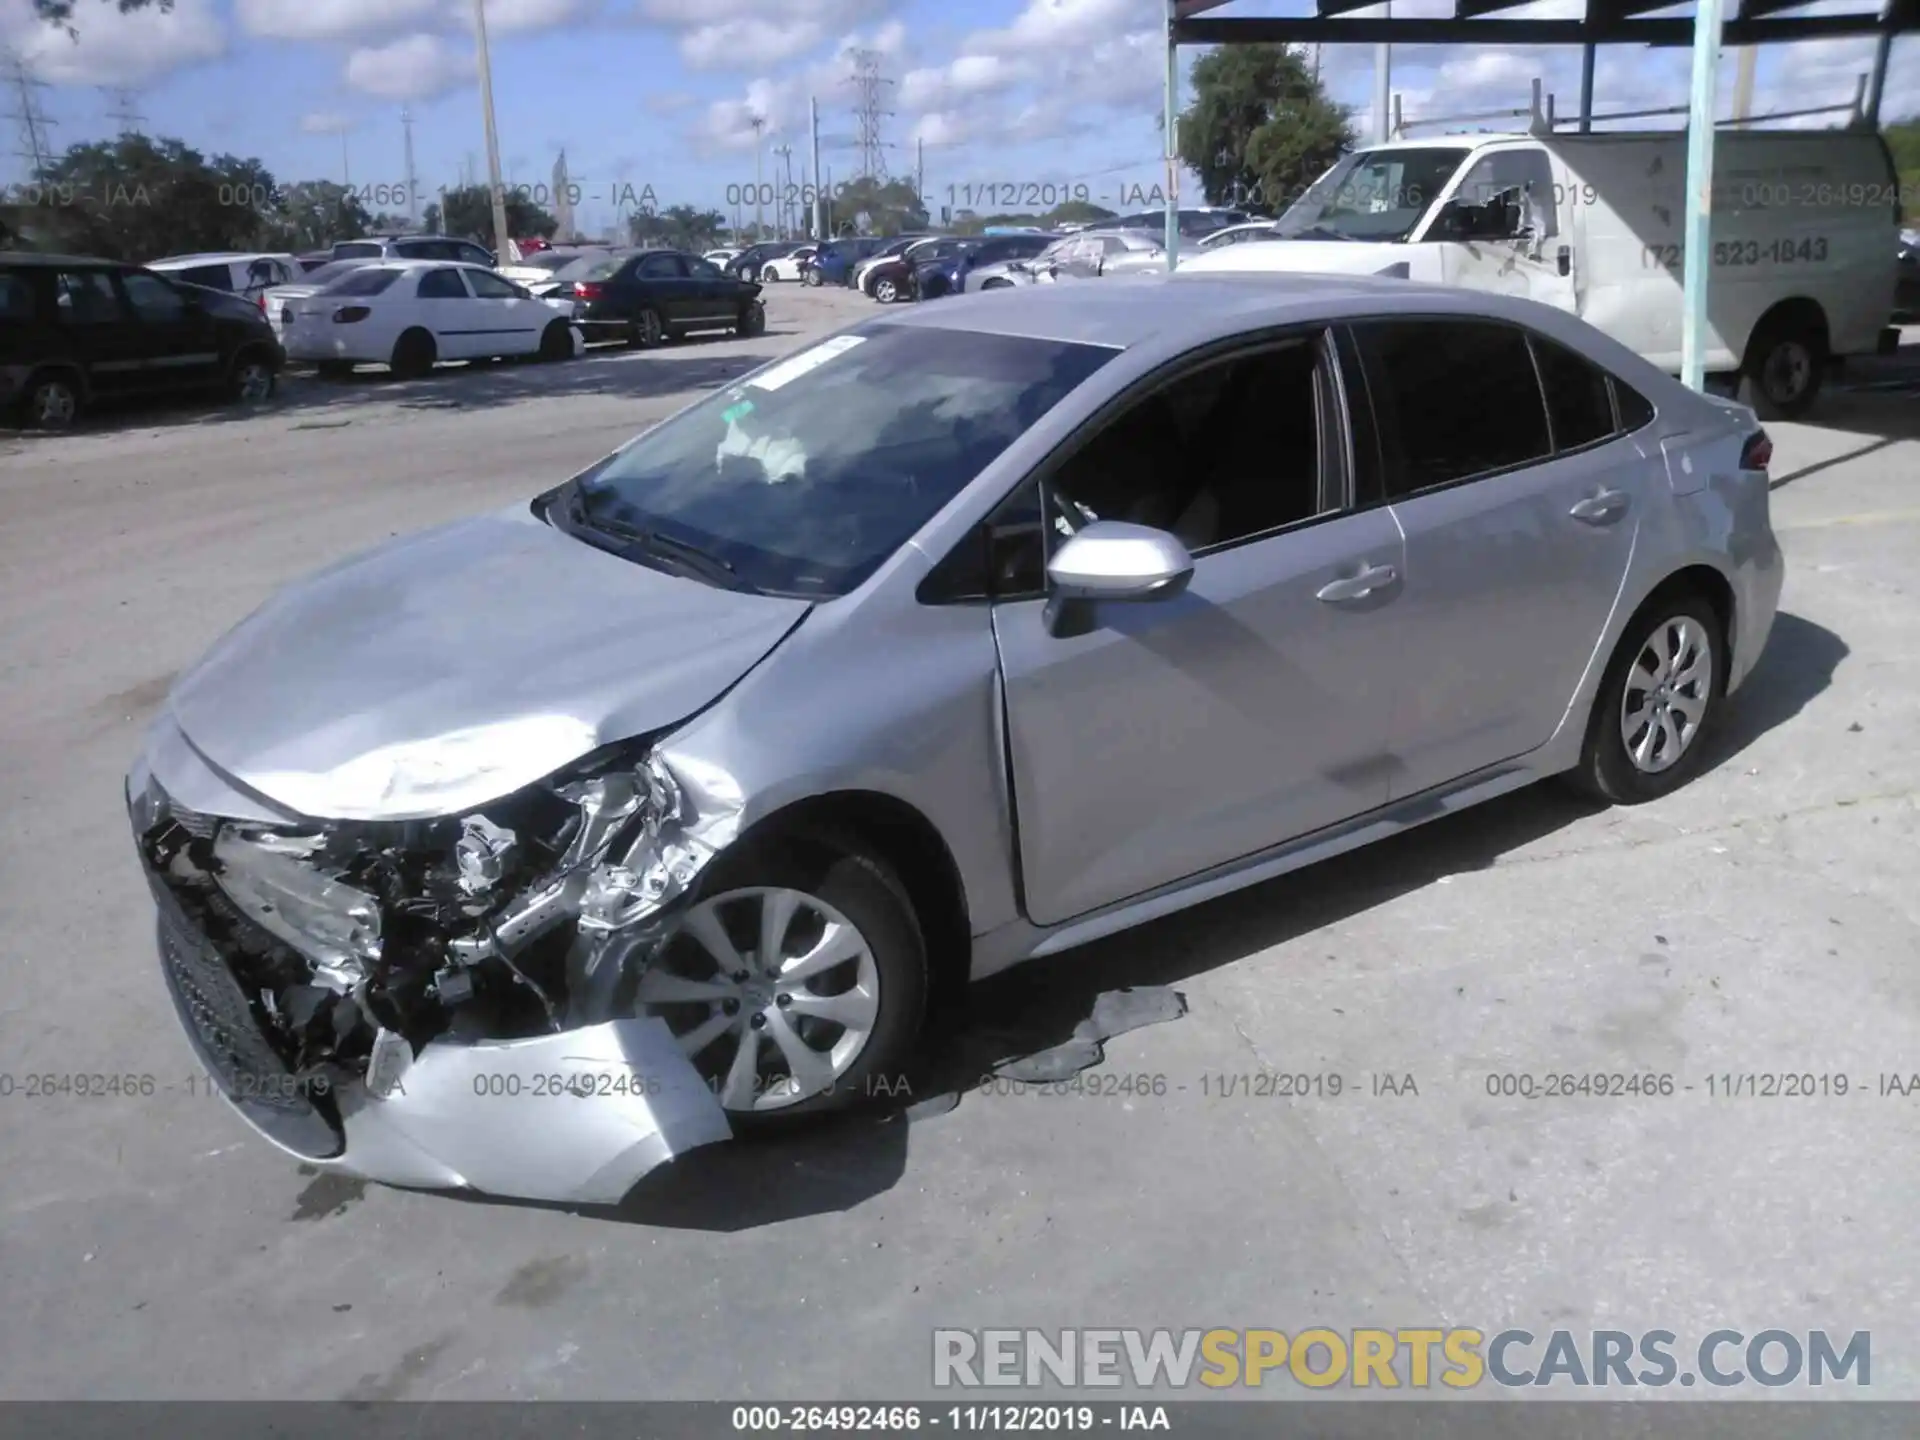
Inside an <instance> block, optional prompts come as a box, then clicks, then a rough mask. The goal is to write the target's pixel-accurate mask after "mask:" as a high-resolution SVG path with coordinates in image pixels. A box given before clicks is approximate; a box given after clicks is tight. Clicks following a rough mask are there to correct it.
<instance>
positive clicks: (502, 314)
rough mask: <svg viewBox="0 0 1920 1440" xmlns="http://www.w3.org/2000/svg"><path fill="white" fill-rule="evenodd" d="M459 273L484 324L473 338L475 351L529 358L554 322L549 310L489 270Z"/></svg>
mask: <svg viewBox="0 0 1920 1440" xmlns="http://www.w3.org/2000/svg"><path fill="white" fill-rule="evenodd" d="M460 273H461V274H462V275H463V276H465V278H466V281H467V284H468V285H469V286H471V287H472V289H473V295H474V302H473V303H474V309H475V311H476V312H477V313H478V314H479V316H480V318H481V320H482V322H483V328H482V329H481V331H480V332H479V334H478V335H476V337H475V339H476V344H477V348H478V349H480V350H481V351H482V352H483V353H486V354H492V355H531V354H532V353H533V352H534V351H536V350H538V349H539V348H540V334H541V332H542V331H543V330H545V329H546V326H547V322H548V321H549V320H551V319H553V318H554V314H555V311H554V309H553V307H552V306H550V305H543V304H541V303H540V302H539V301H538V300H535V299H533V298H532V297H531V296H528V295H523V294H522V293H521V291H520V287H519V286H517V285H514V284H512V283H511V282H510V281H507V280H503V279H501V278H500V277H499V276H498V275H495V274H494V273H493V272H492V271H491V270H463V271H461V272H460Z"/></svg>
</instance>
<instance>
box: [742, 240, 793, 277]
mask: <svg viewBox="0 0 1920 1440" xmlns="http://www.w3.org/2000/svg"><path fill="white" fill-rule="evenodd" d="M810 243H812V242H810V241H807V240H763V241H762V242H761V243H760V244H758V245H749V246H748V247H747V248H746V249H744V250H742V251H741V252H740V253H739V254H738V255H736V256H734V257H733V258H732V259H731V260H729V261H727V267H726V268H727V274H729V275H731V276H733V277H734V279H736V280H756V279H758V278H759V275H760V272H761V271H762V270H763V269H765V268H766V264H767V262H768V261H769V260H778V259H780V258H781V257H782V256H786V255H791V254H792V253H793V252H794V251H796V250H798V249H799V248H800V247H801V246H803V245H807V244H810Z"/></svg>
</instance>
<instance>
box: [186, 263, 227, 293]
mask: <svg viewBox="0 0 1920 1440" xmlns="http://www.w3.org/2000/svg"><path fill="white" fill-rule="evenodd" d="M180 278H181V279H182V280H184V281H186V282H187V284H189V285H204V286H206V287H207V288H208V289H209V290H232V289H233V274H232V272H231V271H229V270H228V269H227V267H226V266H224V265H196V266H194V267H193V268H192V269H191V270H182V271H181V272H180Z"/></svg>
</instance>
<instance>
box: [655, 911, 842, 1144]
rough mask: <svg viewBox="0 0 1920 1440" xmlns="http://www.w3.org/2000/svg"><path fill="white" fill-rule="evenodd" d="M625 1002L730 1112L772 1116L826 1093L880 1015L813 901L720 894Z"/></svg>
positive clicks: (835, 930) (833, 922) (838, 918)
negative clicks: (654, 1020)
mask: <svg viewBox="0 0 1920 1440" xmlns="http://www.w3.org/2000/svg"><path fill="white" fill-rule="evenodd" d="M635 998H636V1000H637V1001H638V1003H639V1005H640V1007H641V1009H642V1010H643V1012H645V1013H649V1014H655V1015H658V1016H659V1017H660V1018H661V1019H663V1020H665V1021H666V1023H667V1026H668V1028H669V1029H670V1030H671V1031H672V1032H673V1034H674V1037H675V1038H676V1039H677V1040H678V1041H679V1042H680V1049H681V1051H682V1053H683V1054H685V1055H686V1056H687V1058H688V1059H689V1060H691V1061H692V1062H693V1063H694V1065H695V1067H696V1068H697V1069H698V1070H699V1071H700V1072H701V1073H702V1075H703V1076H705V1078H706V1079H707V1081H708V1083H709V1084H710V1085H712V1086H713V1088H714V1093H715V1094H716V1095H717V1096H718V1098H719V1100H720V1104H721V1106H722V1107H723V1108H725V1109H727V1110H729V1111H736V1112H739V1111H768V1110H781V1109H785V1108H786V1107H788V1106H791V1105H797V1104H799V1103H800V1102H802V1101H804V1100H810V1099H812V1098H813V1097H815V1096H817V1095H821V1094H824V1093H826V1092H827V1091H828V1090H829V1089H831V1088H832V1087H833V1086H834V1085H835V1084H836V1083H837V1082H838V1081H839V1080H840V1079H841V1077H843V1076H844V1075H846V1074H847V1072H848V1071H849V1070H850V1069H851V1068H852V1067H853V1065H854V1064H855V1062H856V1061H858V1060H859V1058H860V1055H861V1052H862V1051H863V1050H865V1049H866V1046H867V1042H868V1040H869V1039H870V1038H871V1037H872V1035H873V1030H874V1026H875V1024H876V1022H877V1021H878V1019H879V1015H880V970H879V965H878V963H877V962H876V961H875V959H874V955H873V948H872V946H871V945H870V944H869V943H868V941H867V939H866V937H865V936H864V935H862V934H861V933H860V931H859V929H858V928H857V927H855V925H854V924H853V922H852V921H850V920H848V919H847V917H846V916H845V915H843V914H841V913H840V911H838V910H837V909H835V908H834V907H833V906H832V905H829V904H828V903H826V902H825V901H824V900H822V899H820V898H819V897H818V896H815V895H809V894H807V893H805V892H804V891H800V890H792V889H786V888H782V887H773V886H762V887H750V888H742V889H737V890H730V891H727V892H726V893H724V894H721V895H717V896H715V897H714V898H712V899H711V900H707V901H704V902H702V903H701V904H699V905H697V906H695V907H694V908H693V909H691V910H690V911H688V912H687V915H686V918H685V919H684V920H683V921H682V923H681V927H680V929H679V930H678V931H677V932H676V934H675V936H674V938H673V939H672V940H671V941H669V943H668V944H667V945H666V946H665V947H663V949H662V950H661V952H660V954H659V955H658V957H656V959H655V960H654V963H653V965H652V966H651V968H649V969H648V970H647V972H646V973H645V975H643V976H642V977H641V979H640V983H639V986H638V988H637V991H636V994H635Z"/></svg>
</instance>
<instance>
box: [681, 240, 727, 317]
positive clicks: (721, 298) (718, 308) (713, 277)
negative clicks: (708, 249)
mask: <svg viewBox="0 0 1920 1440" xmlns="http://www.w3.org/2000/svg"><path fill="white" fill-rule="evenodd" d="M686 265H687V275H688V284H689V286H690V287H691V289H692V291H693V303H694V305H695V306H696V307H697V310H698V313H699V315H700V318H701V319H702V320H704V321H706V322H707V323H708V324H712V325H723V324H724V325H731V324H732V323H733V322H734V318H735V313H736V312H737V311H738V310H739V308H740V286H739V285H738V284H737V283H736V282H734V281H733V280H730V279H728V278H727V275H726V273H725V272H724V271H723V270H721V268H720V267H719V266H718V265H714V264H711V263H709V262H708V261H705V260H701V259H699V258H697V257H695V256H692V255H689V256H687V257H686Z"/></svg>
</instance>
